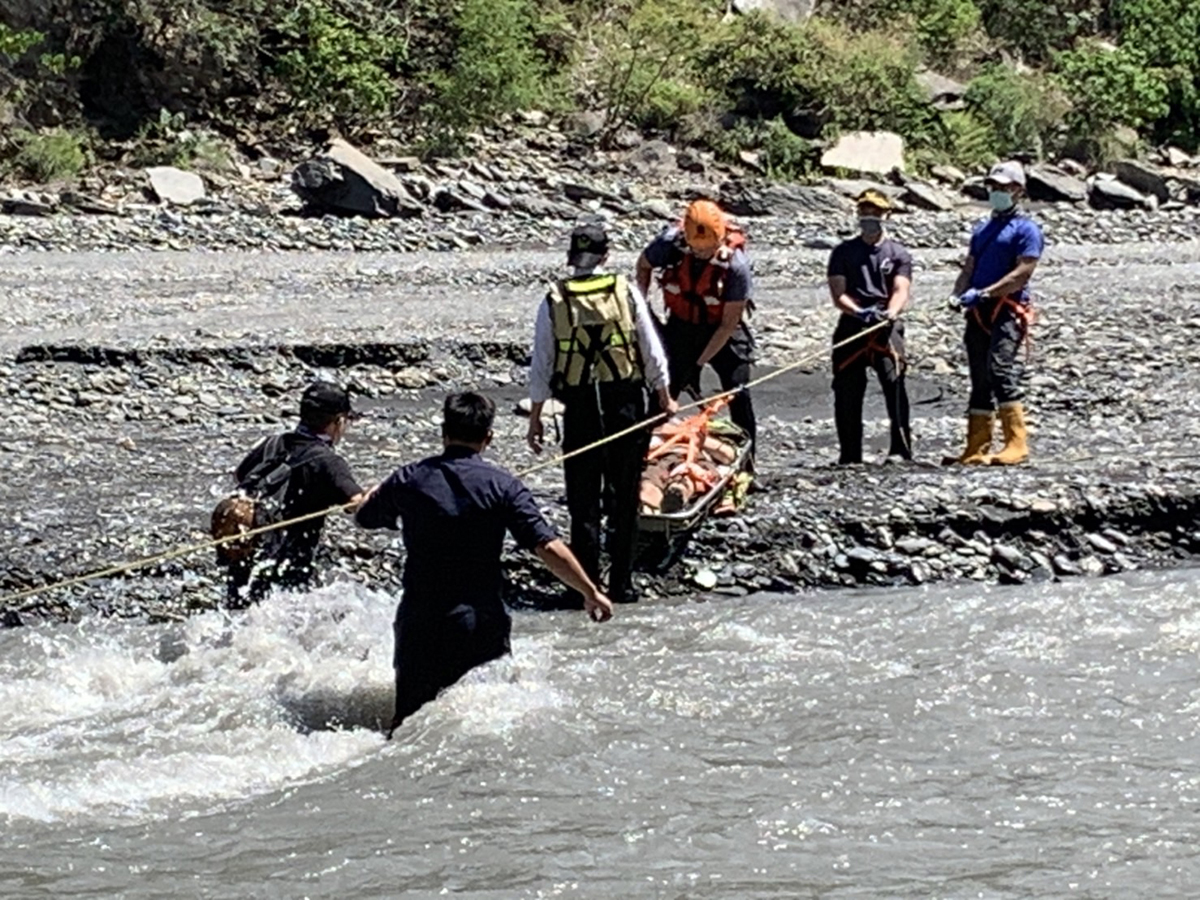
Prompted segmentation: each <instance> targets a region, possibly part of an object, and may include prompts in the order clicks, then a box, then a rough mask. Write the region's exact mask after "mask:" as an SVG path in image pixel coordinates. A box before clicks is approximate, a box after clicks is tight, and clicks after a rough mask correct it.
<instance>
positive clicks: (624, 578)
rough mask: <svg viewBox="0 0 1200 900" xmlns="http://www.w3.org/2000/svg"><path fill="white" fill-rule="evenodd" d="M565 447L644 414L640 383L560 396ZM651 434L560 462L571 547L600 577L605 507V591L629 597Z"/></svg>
mask: <svg viewBox="0 0 1200 900" xmlns="http://www.w3.org/2000/svg"><path fill="white" fill-rule="evenodd" d="M562 400H563V403H564V404H565V406H566V410H565V412H564V413H563V444H562V448H563V452H565V453H570V452H571V451H572V450H577V449H579V448H580V447H585V446H587V445H588V444H591V443H592V442H593V441H598V440H600V439H601V438H603V437H605V436H607V435H610V434H616V433H617V432H618V431H623V430H624V429H626V428H628V427H630V426H631V425H636V424H637V423H638V422H642V421H644V420H645V418H646V392H645V390H644V389H643V388H642V386H641V385H617V384H605V385H590V386H588V387H584V388H577V389H575V390H572V391H568V392H565V393H564V394H563V397H562ZM649 442H650V434H649V432H648V431H646V430H645V429H639V430H638V431H635V432H633V433H632V434H628V435H626V436H625V437H622V438H618V439H617V440H615V441H610V442H609V443H607V444H605V445H603V446H601V447H597V448H596V449H594V450H589V451H588V452H586V453H582V454H580V455H579V456H576V457H572V458H571V459H568V460H566V461H565V462H564V463H563V477H564V479H565V481H566V486H567V511H568V512H569V513H570V514H571V551H572V552H573V553H574V554H575V556H576V557H578V559H579V563H580V565H582V566H583V570H584V571H585V572H587V574H588V577H589V578H591V579H592V580H593V581H595V582H596V583H597V584H599V583H600V522H601V516H602V514H603V513H604V512H605V511H607V513H608V539H607V547H608V557H609V570H608V585H607V592H608V595H609V596H610V597H611V598H612V599H613V600H615V601H617V602H621V601H623V600H629V599H633V597H632V594H631V580H632V577H633V557H634V552H635V550H636V547H637V531H638V525H637V511H638V487H639V484H640V483H641V478H642V466H643V462H644V460H645V457H646V449H647V447H648V446H649Z"/></svg>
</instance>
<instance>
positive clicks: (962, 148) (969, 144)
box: [928, 110, 1007, 168]
mask: <svg viewBox="0 0 1200 900" xmlns="http://www.w3.org/2000/svg"><path fill="white" fill-rule="evenodd" d="M942 131H943V140H942V143H941V145H940V146H939V147H938V148H936V149H935V150H931V151H930V152H929V154H928V161H929V162H942V163H953V164H955V165H959V166H966V167H967V168H979V167H982V166H986V165H990V164H991V163H993V162H995V161H996V159H997V158H999V157H1001V156H1005V155H1007V151H1005V150H1002V149H1001V148H1002V147H1003V142H1002V141H1001V140H1000V139H999V138H998V137H997V136H996V130H995V128H994V127H993V126H992V123H991V122H989V121H987V120H986V119H982V118H980V117H979V116H978V115H976V114H975V113H973V112H971V111H970V110H948V111H947V112H945V113H943V114H942Z"/></svg>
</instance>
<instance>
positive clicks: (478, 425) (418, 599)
mask: <svg viewBox="0 0 1200 900" xmlns="http://www.w3.org/2000/svg"><path fill="white" fill-rule="evenodd" d="M495 417H496V406H495V404H494V403H492V401H491V400H489V399H488V398H487V397H484V396H482V395H481V394H476V393H471V392H467V393H462V394H451V395H450V396H449V397H447V398H446V403H445V406H444V407H443V420H442V443H443V446H444V450H443V452H442V453H441V455H439V456H432V457H430V458H428V459H424V460H422V461H421V462H418V463H413V464H411V465H408V466H404V467H403V468H400V469H397V470H396V471H395V472H394V473H393V474H392V475H391V476H390V477H389V478H388V479H387V480H386V481H384V482H383V484H381V485H380V486H379V487H378V488H376V489H375V490H374V491H372V492H371V494H370V496H369V497H368V498H367V500H366V502H365V503H364V504H363V505H362V507H361V508H360V509H359V510H358V513H357V514H356V519H357V521H358V524H359V525H361V526H363V527H364V528H401V526H402V531H403V535H404V548H405V551H406V554H407V555H406V559H405V563H404V578H403V583H404V598H403V600H402V601H401V602H400V606H399V608H398V609H397V610H396V622H395V625H394V626H393V627H394V630H395V635H396V653H395V659H394V663H393V664H394V666H395V669H396V715H395V718H394V719H393V720H392V727H391V730H389V731H388V738H391V736H392V732H393V731H395V730H396V728H397V726H399V725H400V723H401V722H403V721H404V720H405V719H406V718H407V717H408V716H410V715H412V714H413V713H414V712H416V711H417V710H418V709H420V708H421V707H422V706H424V705H425V704H426V703H428V702H429V701H430V700H433V699H434V698H435V697H436V696H437V695H438V692H439V691H441V690H442V688H446V687H449V686H450V685H452V684H454V682H456V681H458V679H460V678H461V677H462V676H463V675H465V674H467V672H469V671H470V670H471V669H473V668H475V667H476V666H481V665H483V664H484V663H486V662H490V661H491V660H493V659H498V658H499V657H501V656H504V655H505V654H507V653H508V652H509V634H510V632H511V630H512V619H511V617H510V616H509V614H508V610H507V609H505V607H504V602H503V601H502V600H501V599H500V589H501V586H502V584H503V581H504V576H503V573H502V572H501V569H500V557H501V553H502V551H503V547H504V533H505V532H506V531H507V532H509V533H510V534H512V536H513V538H515V539H516V542H517V545H518V546H519V547H522V548H524V549H527V550H533V551H534V552H535V553H536V554H537V555H538V557H539V558H540V559H541V560H542V562H543V563H544V564H545V565H546V568H548V569H549V570H550V571H551V572H552V573H553V574H554V575H555V576H556V577H557V578H558V579H559V580H560V581H562V582H563V583H564V584H566V585H567V587H570V588H573V589H574V590H576V591H578V592H579V593H580V594H582V595H583V603H584V609H585V610H586V611H587V612H588V614H589V615H591V617H592V618H593V619H595V620H596V621H598V622H603V621H605V620H607V619H609V618H611V617H612V603H611V602H610V601H609V599H608V598H607V597H606V596H604V594H602V593H600V590H599V589H598V588H597V587H596V585H595V584H594V583H593V582H592V580H591V579H590V578H589V577H588V576H587V574H586V573H585V572H584V570H583V568H582V567H581V566H580V565H579V561H578V560H577V559H576V558H575V557H574V555H572V553H571V551H570V550H569V549H568V548H567V545H566V544H564V543H563V542H562V541H561V540H559V539H558V535H557V534H556V533H555V531H554V529H553V528H552V527H551V525H550V524H549V523H548V522H547V521H546V519H545V517H544V516H543V515H542V513H541V511H540V510H539V509H538V507H537V504H536V503H535V502H534V499H533V495H532V494H531V493H530V492H529V489H528V488H527V487H525V485H523V484H522V483H521V482H520V480H518V479H517V478H516V477H515V476H513V475H510V474H509V473H508V472H506V471H504V470H503V469H501V468H499V467H497V466H494V465H492V464H491V463H489V462H486V461H485V460H484V459H482V458H481V457H480V454H481V453H482V452H483V451H484V449H485V448H486V447H487V446H488V445H489V444H490V443H491V442H492V422H493V420H494V419H495Z"/></svg>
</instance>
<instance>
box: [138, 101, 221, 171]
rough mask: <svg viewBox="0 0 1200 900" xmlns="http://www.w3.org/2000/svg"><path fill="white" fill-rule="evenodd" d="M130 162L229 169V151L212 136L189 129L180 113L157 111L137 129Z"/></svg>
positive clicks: (142, 164) (185, 118)
mask: <svg viewBox="0 0 1200 900" xmlns="http://www.w3.org/2000/svg"><path fill="white" fill-rule="evenodd" d="M129 161H130V162H131V163H132V164H133V165H135V166H177V167H178V168H181V169H210V170H215V171H221V170H228V169H230V168H231V166H232V163H231V161H230V158H229V151H228V150H227V149H226V147H225V145H224V144H223V143H222V142H221V141H220V140H219V139H218V138H217V137H216V136H214V135H212V134H210V133H208V132H205V131H203V130H194V129H192V128H189V127H188V123H187V117H186V116H185V115H184V114H183V113H172V112H169V111H168V110H165V109H164V110H160V111H159V113H158V118H157V119H152V120H151V121H149V122H146V123H145V124H143V125H142V127H141V128H140V129H138V133H137V136H136V138H135V144H134V149H133V151H132V153H131V154H130V159H129Z"/></svg>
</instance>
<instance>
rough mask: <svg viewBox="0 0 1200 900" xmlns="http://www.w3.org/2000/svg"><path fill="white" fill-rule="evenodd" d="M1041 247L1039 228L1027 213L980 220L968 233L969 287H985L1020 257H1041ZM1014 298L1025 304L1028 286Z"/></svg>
mask: <svg viewBox="0 0 1200 900" xmlns="http://www.w3.org/2000/svg"><path fill="white" fill-rule="evenodd" d="M1044 248H1045V240H1044V239H1043V238H1042V229H1040V228H1038V226H1037V223H1035V222H1034V221H1033V220H1032V219H1030V218H1029V217H1028V216H1023V215H1020V214H1018V215H1013V216H992V218H990V219H987V220H986V221H984V222H980V223H979V224H978V225H976V226H975V232H974V234H972V235H971V256H973V257H975V271H974V272H972V273H971V285H970V286H971V287H973V288H985V287H988V286H989V285H992V284H995V283H996V282H997V281H999V280H1000V279H1001V278H1003V277H1004V276H1005V275H1007V274H1008V273H1009V272H1011V271H1012V270H1013V269H1015V268H1016V267H1017V260H1018V259H1020V258H1021V257H1023V256H1027V257H1032V258H1033V259H1041V256H1042V250H1043V249H1044ZM1017 299H1018V300H1019V301H1021V302H1022V303H1028V302H1029V288H1028V287H1024V288H1022V289H1021V291H1020V293H1018V294H1017Z"/></svg>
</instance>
